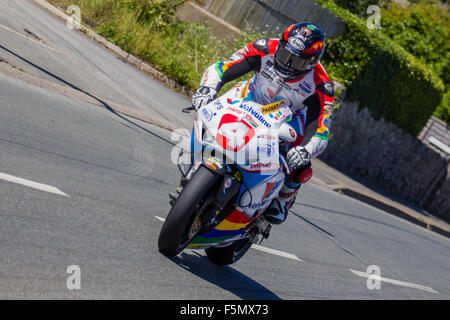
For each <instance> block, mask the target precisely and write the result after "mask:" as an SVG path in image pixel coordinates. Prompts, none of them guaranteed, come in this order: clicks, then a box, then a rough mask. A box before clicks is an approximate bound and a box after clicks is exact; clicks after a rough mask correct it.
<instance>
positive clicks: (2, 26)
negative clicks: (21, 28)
mask: <svg viewBox="0 0 450 320" xmlns="http://www.w3.org/2000/svg"><path fill="white" fill-rule="evenodd" d="M0 28H1V29H4V30H6V31H9V32H11V33H14V34H16V35H18V36H19V37H22V38H24V39H26V40H30V41H31V42H34V43H36V44H38V45H40V46H43V47H44V48H47V49H49V50H51V51H53V52H56V53H58V54H62V53H61V52H59V51H58V50H56V49H53V48H52V47H49V46H47V45H46V44H44V43H42V42H40V41H37V40H34V39H31V38H29V37H27V36H25V35H23V34H21V33H19V32H17V31H15V30H13V29H10V28H8V27H7V26H5V25H3V24H0Z"/></svg>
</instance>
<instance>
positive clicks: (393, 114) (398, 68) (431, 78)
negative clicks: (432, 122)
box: [320, 1, 444, 136]
mask: <svg viewBox="0 0 450 320" xmlns="http://www.w3.org/2000/svg"><path fill="white" fill-rule="evenodd" d="M320 2H321V3H322V4H323V6H325V7H326V8H328V9H329V10H330V11H332V12H334V13H335V14H336V15H338V16H340V17H341V18H342V19H343V20H344V21H345V23H346V25H347V29H348V30H347V32H345V33H344V35H342V36H340V37H338V38H335V39H330V40H329V41H328V42H327V50H326V53H325V55H324V63H325V64H326V66H327V68H328V69H329V70H330V72H331V73H332V74H333V75H334V76H335V77H336V78H337V80H338V81H339V80H340V81H342V83H343V84H344V85H346V86H347V87H348V91H349V94H348V95H347V97H348V99H350V100H356V101H359V102H360V106H361V107H367V108H369V110H371V112H372V115H373V116H374V117H375V118H384V119H386V120H388V121H390V122H393V123H395V124H396V125H397V126H399V127H400V128H402V129H403V130H405V131H407V132H409V133H411V134H412V135H414V136H417V135H418V134H419V133H420V131H421V129H422V128H423V126H424V125H425V124H426V122H427V120H428V118H429V117H430V116H431V115H432V113H433V112H434V111H435V109H436V108H437V106H438V105H439V104H440V102H441V99H442V94H443V92H444V85H443V83H442V81H441V80H440V79H439V78H438V77H437V76H435V75H434V74H433V73H432V72H430V71H429V70H427V68H426V67H425V66H424V65H423V64H422V63H421V62H420V61H419V60H417V59H415V58H414V57H413V56H412V55H411V54H409V53H408V52H407V51H405V50H404V49H403V48H402V47H401V46H400V45H398V44H396V43H395V42H394V41H392V40H390V39H389V38H388V37H386V36H385V35H384V34H383V33H382V32H381V31H379V30H376V29H374V30H370V29H368V28H367V26H366V23H365V21H364V20H362V19H360V18H358V17H357V16H356V15H354V14H352V13H350V12H349V11H348V10H346V9H343V8H341V7H339V6H337V5H336V4H335V3H333V2H330V1H320Z"/></svg>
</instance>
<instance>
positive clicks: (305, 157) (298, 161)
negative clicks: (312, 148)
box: [286, 146, 311, 171]
mask: <svg viewBox="0 0 450 320" xmlns="http://www.w3.org/2000/svg"><path fill="white" fill-rule="evenodd" d="M310 160H311V154H310V153H309V152H308V150H306V149H305V147H302V146H298V147H295V148H292V149H290V150H289V151H288V153H287V155H286V161H287V164H288V166H289V169H290V170H292V171H295V170H297V169H299V168H301V167H303V166H305V165H307V164H308V163H309V162H310Z"/></svg>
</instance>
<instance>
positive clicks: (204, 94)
mask: <svg viewBox="0 0 450 320" xmlns="http://www.w3.org/2000/svg"><path fill="white" fill-rule="evenodd" d="M216 96H217V91H216V89H214V88H211V87H200V88H198V90H197V92H195V93H194V95H193V96H192V106H193V107H194V108H195V110H197V111H198V109H200V108H201V107H202V106H204V105H206V104H208V103H210V102H211V101H213V100H214V99H215V98H216Z"/></svg>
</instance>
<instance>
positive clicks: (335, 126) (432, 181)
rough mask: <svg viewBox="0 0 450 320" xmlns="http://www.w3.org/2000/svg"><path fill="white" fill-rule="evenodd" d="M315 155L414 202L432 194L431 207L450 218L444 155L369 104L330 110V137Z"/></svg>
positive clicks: (434, 212) (449, 186)
mask: <svg viewBox="0 0 450 320" xmlns="http://www.w3.org/2000/svg"><path fill="white" fill-rule="evenodd" d="M320 159H322V160H323V161H325V162H326V163H328V164H330V165H332V166H334V167H336V168H338V169H342V170H344V171H347V172H349V173H351V174H354V175H356V176H359V177H362V178H365V179H368V180H370V181H372V182H374V183H376V184H377V185H379V186H382V187H383V188H384V189H386V190H387V191H391V192H393V193H395V194H396V195H399V196H401V197H402V198H404V199H406V200H409V201H412V202H414V203H416V204H419V205H423V204H424V202H426V200H427V199H433V200H432V201H431V203H428V205H427V207H428V208H429V209H430V212H431V213H433V214H436V215H440V216H442V217H446V218H450V202H449V200H448V199H450V182H449V178H448V161H447V160H446V159H445V158H444V157H442V156H441V155H440V154H439V153H437V152H436V151H434V150H432V149H431V148H429V147H428V146H426V145H425V144H423V143H422V142H421V141H420V140H419V139H417V138H415V137H413V136H411V135H409V134H406V133H404V131H402V130H401V129H399V128H398V127H396V126H395V125H394V124H392V123H388V122H386V121H384V120H380V121H377V120H375V119H374V118H372V116H371V115H370V112H369V111H368V109H363V110H362V111H360V112H358V103H357V102H353V103H349V102H345V103H343V104H342V105H341V107H340V108H339V109H338V110H336V111H335V113H334V115H333V121H332V127H331V138H330V143H329V145H328V147H327V149H326V151H325V152H324V153H323V154H322V155H320ZM446 179H447V180H446ZM444 181H445V183H444ZM443 184H444V185H443ZM442 185H443V186H442ZM433 186H434V188H435V191H434V193H433V195H432V196H431V197H430V192H429V190H430V188H432V187H433ZM434 195H437V196H436V197H434Z"/></svg>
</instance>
